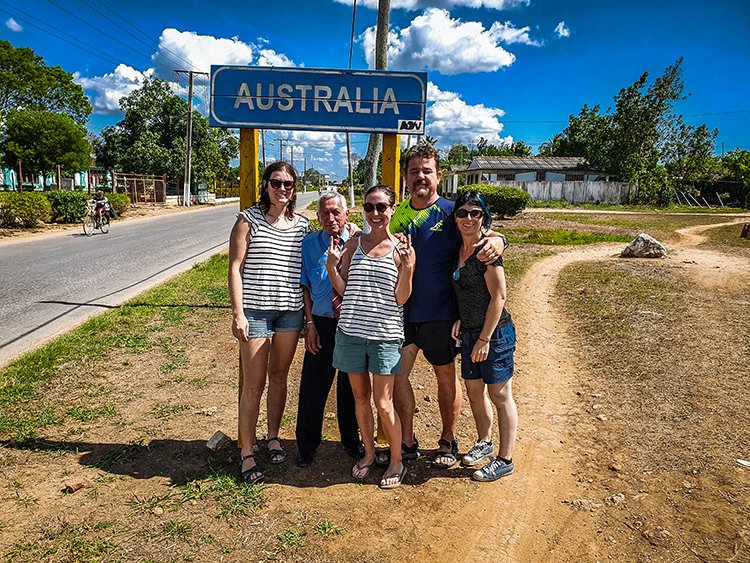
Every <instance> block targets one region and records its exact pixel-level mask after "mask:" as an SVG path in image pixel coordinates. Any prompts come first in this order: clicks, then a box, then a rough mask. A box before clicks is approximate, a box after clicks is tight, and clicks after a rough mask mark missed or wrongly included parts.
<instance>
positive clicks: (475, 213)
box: [456, 207, 484, 219]
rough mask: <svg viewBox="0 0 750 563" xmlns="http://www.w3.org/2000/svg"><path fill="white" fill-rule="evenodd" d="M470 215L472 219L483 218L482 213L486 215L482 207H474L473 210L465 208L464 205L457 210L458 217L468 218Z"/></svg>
mask: <svg viewBox="0 0 750 563" xmlns="http://www.w3.org/2000/svg"><path fill="white" fill-rule="evenodd" d="M469 215H471V218H472V219H481V218H482V215H484V212H483V211H482V210H481V209H472V210H471V211H469V210H468V209H464V208H463V207H462V208H461V209H457V210H456V217H458V218H459V219H466V218H467V217H468V216H469Z"/></svg>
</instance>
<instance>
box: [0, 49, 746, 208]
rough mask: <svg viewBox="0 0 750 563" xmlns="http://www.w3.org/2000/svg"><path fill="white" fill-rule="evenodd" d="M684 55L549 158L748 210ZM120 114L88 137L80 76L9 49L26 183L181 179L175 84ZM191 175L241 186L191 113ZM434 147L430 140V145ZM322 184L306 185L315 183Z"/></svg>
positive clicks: (545, 147) (464, 158)
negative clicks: (711, 192) (694, 91)
mask: <svg viewBox="0 0 750 563" xmlns="http://www.w3.org/2000/svg"><path fill="white" fill-rule="evenodd" d="M682 63H683V60H682V59H681V58H680V59H679V60H678V61H677V62H675V63H674V64H673V65H670V66H669V67H667V69H666V70H665V71H664V73H663V74H662V75H661V76H659V77H657V78H656V79H655V80H653V81H651V82H649V74H648V73H647V72H645V73H643V74H642V75H641V76H640V77H639V78H638V79H637V80H636V81H635V82H634V83H633V84H631V85H630V86H627V87H625V88H622V89H621V90H620V91H619V92H618V93H617V94H616V95H615V96H614V98H613V106H612V107H610V108H608V109H606V110H604V111H603V110H602V108H601V107H600V106H599V105H595V106H593V107H590V106H588V105H587V104H584V106H583V107H582V108H581V110H580V111H579V112H578V114H575V115H570V116H569V118H568V124H567V126H566V127H565V128H564V129H563V130H562V131H561V132H560V133H558V134H556V135H555V136H554V137H553V138H551V139H549V140H547V141H546V142H545V143H543V144H542V145H541V146H540V148H539V151H538V154H539V155H542V156H577V157H584V158H586V160H587V161H588V162H589V163H590V164H591V165H592V166H594V167H595V168H597V169H598V170H601V171H602V172H603V173H604V174H605V175H606V176H609V177H610V179H612V180H620V181H623V182H628V183H630V184H631V185H633V186H634V187H635V189H634V191H633V192H632V198H633V202H634V203H650V204H657V205H663V204H666V203H669V202H670V201H672V200H673V199H674V193H675V188H676V187H680V189H685V188H694V187H695V186H697V185H698V184H700V183H701V182H706V181H711V180H730V181H733V182H734V183H735V184H736V186H735V188H734V191H735V193H733V194H732V195H733V197H734V199H735V200H736V201H738V202H739V203H740V204H742V205H744V206H748V205H750V201H748V199H749V198H750V193H749V189H748V188H749V186H750V152H748V151H745V150H740V149H736V150H733V151H730V152H729V153H728V154H726V155H724V156H722V157H717V156H714V144H715V140H716V136H717V134H718V130H716V129H713V130H712V129H710V128H709V127H708V126H707V125H705V124H703V125H699V126H691V125H687V124H686V123H684V121H683V118H682V116H681V115H680V114H679V113H677V111H676V104H677V103H678V102H680V101H682V100H684V99H685V98H686V95H685V93H684V90H685V86H684V82H683V79H682ZM119 104H120V109H121V110H122V112H123V118H122V119H121V120H120V121H119V122H118V123H117V124H115V125H112V126H109V127H105V128H104V129H102V131H101V133H100V135H92V134H90V133H88V132H87V131H86V128H85V124H86V123H87V122H88V120H89V116H90V114H91V112H92V107H91V104H90V102H89V100H88V98H87V97H86V95H85V94H84V92H83V89H82V88H81V86H80V85H79V84H76V83H75V82H74V79H73V75H72V74H71V73H69V72H67V71H65V70H63V69H62V68H60V67H51V66H47V65H46V64H45V63H44V60H43V59H42V57H39V56H37V55H36V54H34V52H33V51H32V50H31V49H28V48H25V47H19V48H15V47H13V45H11V43H9V42H8V41H0V154H1V155H2V158H3V161H4V163H5V165H6V166H8V167H12V168H15V169H18V168H19V163H20V165H21V167H22V168H23V172H24V175H25V176H28V175H36V174H41V175H42V176H43V177H44V178H45V179H46V178H48V177H49V176H50V175H51V174H52V173H53V172H54V171H55V169H56V167H57V166H58V165H59V166H60V167H61V169H62V171H63V173H64V174H67V175H72V174H73V173H74V172H76V171H81V170H85V169H87V168H88V166H89V165H90V163H91V162H92V158H95V160H96V164H97V165H98V166H101V167H103V168H105V169H107V170H109V171H114V170H118V171H124V172H131V173H141V174H157V175H162V174H165V175H166V176H167V177H168V178H169V179H170V180H171V181H177V180H179V179H181V177H182V175H183V173H184V161H185V149H186V147H185V138H186V130H187V121H188V119H187V117H188V110H189V108H188V103H187V102H186V101H185V100H184V99H182V98H181V97H180V96H178V95H176V94H175V93H174V92H173V91H172V89H171V87H170V85H169V84H167V83H166V82H165V81H163V80H161V79H159V78H155V77H152V78H149V79H147V80H146V81H145V82H144V84H143V85H142V86H141V87H140V88H139V89H138V90H135V91H133V92H132V93H131V94H129V95H128V96H125V97H123V98H122V99H121V100H120V102H119ZM192 139H193V145H192V151H193V153H192V154H193V157H192V163H193V164H192V167H193V173H194V179H195V180H197V181H205V182H209V183H210V182H213V181H220V180H224V179H232V180H234V179H235V178H236V175H237V171H236V168H235V169H233V168H232V166H231V163H232V161H233V160H235V159H236V158H237V157H238V151H239V142H238V139H237V137H236V135H235V134H234V132H233V131H231V130H228V129H219V128H211V127H209V125H208V119H207V118H206V117H204V116H203V115H201V114H200V113H199V112H197V111H194V112H193V136H192ZM424 141H426V142H432V143H433V144H435V142H436V139H433V138H431V137H429V136H427V137H426V138H425V139H424V140H423V142H424ZM530 155H531V147H529V146H528V145H527V144H525V143H524V142H523V141H521V140H518V141H515V142H513V143H510V144H500V145H495V144H491V143H490V142H489V141H488V140H487V139H485V138H480V139H479V141H478V142H477V143H476V145H473V146H471V147H469V146H467V145H465V144H454V145H453V146H451V147H450V148H449V149H447V151H445V158H444V163H445V165H446V166H451V165H466V164H468V163H469V162H471V159H472V158H474V157H477V156H530ZM365 168H366V167H365V162H364V160H363V159H359V161H358V162H355V167H354V174H353V176H354V182H355V184H361V183H362V182H363V181H364V178H365ZM309 172H310V175H311V176H313V177H310V178H306V180H308V181H311V182H310V183H314V181H315V180H316V178H315V177H314V176H315V175H318V174H319V173H318V172H317V171H315V170H311V171H309Z"/></svg>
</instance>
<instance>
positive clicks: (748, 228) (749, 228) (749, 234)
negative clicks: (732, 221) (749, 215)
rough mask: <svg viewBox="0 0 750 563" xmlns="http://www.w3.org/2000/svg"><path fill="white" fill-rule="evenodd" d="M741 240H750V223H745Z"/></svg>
mask: <svg viewBox="0 0 750 563" xmlns="http://www.w3.org/2000/svg"><path fill="white" fill-rule="evenodd" d="M740 238H750V223H745V224H744V225H742V232H741V233H740Z"/></svg>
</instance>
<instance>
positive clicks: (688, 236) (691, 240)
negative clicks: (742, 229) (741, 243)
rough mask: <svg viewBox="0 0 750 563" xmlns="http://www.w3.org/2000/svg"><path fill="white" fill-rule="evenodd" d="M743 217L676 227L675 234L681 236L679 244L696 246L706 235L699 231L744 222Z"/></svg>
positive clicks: (703, 240)
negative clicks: (681, 227) (721, 221)
mask: <svg viewBox="0 0 750 563" xmlns="http://www.w3.org/2000/svg"><path fill="white" fill-rule="evenodd" d="M744 222H745V219H739V220H735V221H728V222H726V223H715V224H711V225H695V226H694V227H685V228H684V229H677V234H678V235H680V237H682V239H681V240H680V245H681V246H698V245H700V244H703V243H704V242H705V241H706V237H704V236H703V235H701V233H703V232H705V231H707V230H709V229H715V228H716V227H728V226H729V225H736V224H738V223H744Z"/></svg>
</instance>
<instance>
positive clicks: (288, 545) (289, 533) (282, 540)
mask: <svg viewBox="0 0 750 563" xmlns="http://www.w3.org/2000/svg"><path fill="white" fill-rule="evenodd" d="M304 537H305V532H304V531H303V530H292V529H290V528H287V529H286V530H284V531H283V532H281V533H280V534H279V535H278V537H277V539H278V540H279V544H280V545H281V548H282V549H284V550H287V549H299V548H300V547H302V544H303V540H304Z"/></svg>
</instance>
